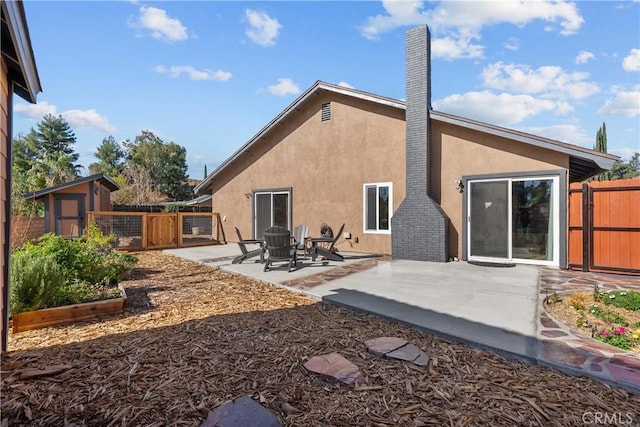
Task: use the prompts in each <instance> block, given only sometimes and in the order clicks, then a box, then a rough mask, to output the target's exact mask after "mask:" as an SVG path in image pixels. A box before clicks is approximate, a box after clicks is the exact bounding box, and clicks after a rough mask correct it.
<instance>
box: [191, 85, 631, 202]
mask: <svg viewBox="0 0 640 427" xmlns="http://www.w3.org/2000/svg"><path fill="white" fill-rule="evenodd" d="M322 92H331V93H334V94H340V95H345V96H350V97H354V98H358V99H361V100H364V101H368V102H372V103H377V104H381V105H386V106H389V107H392V108H397V109H402V110H406V104H405V102H404V101H401V100H398V99H394V98H387V97H384V96H380V95H375V94H373V93H370V92H364V91H361V90H357V89H352V88H348V87H345V86H339V85H335V84H332V83H326V82H323V81H320V80H318V81H317V82H315V83H314V84H313V85H312V86H311V87H310V88H309V89H307V90H306V91H305V92H304V93H302V95H300V96H299V97H298V98H296V100H295V101H293V102H292V103H291V104H290V105H289V106H288V107H287V108H285V109H284V110H283V111H282V112H281V113H280V114H278V115H277V116H276V117H275V118H274V119H273V120H271V121H270V122H269V123H268V124H267V125H266V126H265V127H263V128H262V129H261V130H260V131H259V132H258V133H256V134H255V135H254V136H253V137H252V138H251V139H250V140H249V141H247V142H246V143H245V144H244V145H243V146H242V147H240V148H239V149H238V150H237V151H236V152H235V153H233V154H232V155H231V156H229V157H228V158H227V159H226V160H224V161H223V162H222V163H221V164H220V165H219V166H218V167H217V168H216V169H215V170H213V171H212V172H211V173H210V174H209V175H208V176H207V177H206V178H205V179H204V180H202V182H200V183H199V184H198V185H197V186H196V187H195V188H194V192H195V193H196V194H200V193H202V192H205V191H207V190H209V189H210V188H211V183H212V181H213V180H214V179H215V178H216V177H217V176H219V175H220V174H221V173H222V172H223V171H225V170H226V169H227V168H228V167H229V166H230V165H231V164H232V163H234V162H235V161H236V160H238V159H239V158H241V157H242V156H243V155H244V154H245V153H246V152H247V151H248V150H249V149H251V148H252V147H253V146H255V145H256V144H259V143H260V141H261V140H263V139H264V138H265V137H266V135H268V134H269V133H270V132H271V131H272V130H273V129H274V127H276V126H277V125H278V124H281V123H282V122H283V121H284V120H286V119H287V117H289V116H290V115H291V114H293V113H294V112H296V111H298V110H299V109H300V108H301V107H302V106H303V105H304V104H306V103H307V102H308V101H309V99H310V98H311V97H312V96H314V95H317V94H320V93H322ZM430 118H431V119H432V120H437V121H440V122H445V123H450V124H454V125H457V126H461V127H466V128H469V129H474V130H477V131H479V132H483V133H487V134H490V135H495V136H500V137H504V138H507V139H511V140H514V141H518V142H521V143H524V144H530V145H534V146H537V147H542V148H546V149H548V150H553V151H557V152H561V153H564V154H567V155H569V159H570V162H569V163H570V166H569V177H570V180H571V181H572V182H574V181H582V180H584V179H586V178H589V177H590V176H593V175H596V174H598V173H600V172H604V171H606V170H609V169H611V167H612V166H613V164H614V163H615V161H616V160H618V158H619V157H618V156H614V155H612V154H607V153H601V152H599V151H594V150H590V149H588V148H583V147H578V146H577V145H572V144H568V143H565V142H560V141H556V140H553V139H549V138H544V137H541V136H537V135H532V134H528V133H525V132H520V131H517V130H513V129H508V128H503V127H500V126H495V125H491V124H488V123H484V122H479V121H476V120H471V119H466V118H463V117H459V116H455V115H452V114H447V113H442V112H438V111H435V110H431V111H430Z"/></svg>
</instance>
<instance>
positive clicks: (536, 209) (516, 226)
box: [467, 177, 559, 265]
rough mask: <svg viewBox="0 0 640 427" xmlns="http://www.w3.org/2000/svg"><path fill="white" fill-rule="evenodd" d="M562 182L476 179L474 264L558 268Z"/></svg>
mask: <svg viewBox="0 0 640 427" xmlns="http://www.w3.org/2000/svg"><path fill="white" fill-rule="evenodd" d="M558 200H559V191H558V178H557V177H533V178H530V177H526V178H501V179H493V180H492V179H487V180H470V181H469V191H468V193H467V215H468V218H467V221H468V238H467V245H468V246H467V253H468V257H469V260H493V261H511V260H515V261H518V262H522V263H532V264H553V265H557V264H558V252H559V216H558V212H559V209H558Z"/></svg>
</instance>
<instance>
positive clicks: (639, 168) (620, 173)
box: [608, 153, 640, 179]
mask: <svg viewBox="0 0 640 427" xmlns="http://www.w3.org/2000/svg"><path fill="white" fill-rule="evenodd" d="M639 176H640V153H634V154H633V156H631V159H630V160H629V162H628V163H625V162H624V161H622V160H618V161H616V162H615V163H614V164H613V167H612V168H611V170H610V171H609V172H608V179H630V178H636V177H639Z"/></svg>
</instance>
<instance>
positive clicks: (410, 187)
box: [391, 26, 449, 262]
mask: <svg viewBox="0 0 640 427" xmlns="http://www.w3.org/2000/svg"><path fill="white" fill-rule="evenodd" d="M405 55H406V60H405V61H406V91H407V93H406V96H407V101H406V127H407V136H406V138H407V154H406V155H407V195H406V197H405V199H404V200H403V201H402V203H401V204H400V206H399V207H398V209H397V210H396V211H395V213H394V215H393V218H392V219H391V236H392V256H393V258H396V259H410V260H419V261H436V262H446V261H447V259H448V258H449V256H448V253H449V218H448V217H447V215H446V214H445V213H444V211H443V210H442V208H441V207H440V206H439V205H438V204H437V203H436V202H434V201H433V199H431V197H429V181H428V177H429V173H428V168H429V110H430V109H431V70H430V68H431V35H430V34H429V29H428V28H427V26H420V27H416V28H412V29H410V30H408V31H407V33H406V47H405Z"/></svg>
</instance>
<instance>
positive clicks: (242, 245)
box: [231, 227, 264, 264]
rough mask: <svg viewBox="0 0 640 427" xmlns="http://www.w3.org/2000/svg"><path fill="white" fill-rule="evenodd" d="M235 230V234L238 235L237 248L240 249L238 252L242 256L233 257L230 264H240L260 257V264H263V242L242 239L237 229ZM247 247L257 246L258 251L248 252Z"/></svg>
mask: <svg viewBox="0 0 640 427" xmlns="http://www.w3.org/2000/svg"><path fill="white" fill-rule="evenodd" d="M235 229H236V234H237V235H238V246H239V247H240V252H242V254H240V255H239V256H237V257H235V258H234V259H233V261H231V263H232V264H242V261H244V260H245V259H249V258H253V257H255V256H260V262H264V242H263V241H262V240H256V239H251V240H247V239H243V238H242V235H241V234H240V230H238V227H235ZM247 245H259V246H260V247H259V248H258V249H253V250H249V249H247Z"/></svg>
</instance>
